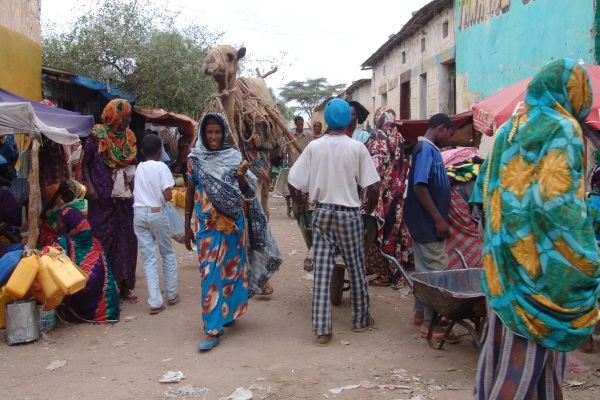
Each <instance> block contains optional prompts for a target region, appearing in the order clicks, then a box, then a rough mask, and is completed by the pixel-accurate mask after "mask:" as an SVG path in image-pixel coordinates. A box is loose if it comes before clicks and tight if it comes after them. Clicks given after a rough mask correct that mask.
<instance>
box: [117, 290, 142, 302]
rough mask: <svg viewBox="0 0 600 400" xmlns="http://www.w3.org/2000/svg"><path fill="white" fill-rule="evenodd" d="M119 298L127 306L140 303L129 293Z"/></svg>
mask: <svg viewBox="0 0 600 400" xmlns="http://www.w3.org/2000/svg"><path fill="white" fill-rule="evenodd" d="M121 298H122V299H123V301H126V302H127V303H129V304H136V303H139V302H140V300H139V299H138V297H137V296H136V295H135V294H133V293H131V292H130V293H129V294H128V295H127V296H121Z"/></svg>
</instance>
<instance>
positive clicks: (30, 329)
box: [4, 300, 40, 346]
mask: <svg viewBox="0 0 600 400" xmlns="http://www.w3.org/2000/svg"><path fill="white" fill-rule="evenodd" d="M4 311H5V313H6V343H7V344H8V345H9V346H10V345H13V344H19V343H28V342H33V341H34V340H37V338H39V337H40V325H39V321H40V315H39V313H38V308H37V304H36V302H35V300H17V301H14V302H12V303H6V304H5V305H4Z"/></svg>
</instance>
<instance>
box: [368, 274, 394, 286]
mask: <svg viewBox="0 0 600 400" xmlns="http://www.w3.org/2000/svg"><path fill="white" fill-rule="evenodd" d="M391 284H392V280H391V279H390V278H385V277H382V276H378V277H377V278H375V279H373V280H370V281H369V285H371V286H390V285H391Z"/></svg>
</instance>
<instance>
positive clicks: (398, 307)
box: [0, 198, 600, 400]
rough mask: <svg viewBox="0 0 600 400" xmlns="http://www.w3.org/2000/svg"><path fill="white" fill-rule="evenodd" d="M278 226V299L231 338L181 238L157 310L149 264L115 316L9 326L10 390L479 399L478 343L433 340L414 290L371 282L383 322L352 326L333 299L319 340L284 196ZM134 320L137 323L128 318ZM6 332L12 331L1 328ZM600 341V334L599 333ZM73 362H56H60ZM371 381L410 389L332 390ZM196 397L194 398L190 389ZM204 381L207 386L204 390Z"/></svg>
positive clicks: (5, 351) (24, 394) (101, 395)
mask: <svg viewBox="0 0 600 400" xmlns="http://www.w3.org/2000/svg"><path fill="white" fill-rule="evenodd" d="M271 226H272V229H273V231H274V234H275V237H276V238H277V240H278V243H279V246H280V248H281V251H282V253H283V254H284V257H285V262H284V264H283V265H282V267H281V269H280V271H279V272H277V273H276V274H275V275H274V277H273V279H272V283H273V285H274V287H275V293H274V295H273V296H272V297H270V298H257V297H255V298H253V299H252V300H251V301H250V306H249V309H248V312H247V314H246V315H244V316H243V317H242V318H241V319H240V320H239V322H238V324H237V325H236V326H235V327H233V328H229V329H227V330H226V334H225V336H224V338H223V341H222V343H221V345H220V346H218V347H216V348H215V349H213V350H212V351H210V352H208V353H199V352H198V351H197V350H196V345H197V343H198V342H199V341H200V340H201V339H202V337H203V335H202V329H201V323H200V307H199V301H200V299H199V297H200V288H199V275H198V270H197V263H196V260H197V258H196V255H195V254H191V253H188V252H187V251H186V250H185V248H184V247H183V245H179V244H175V246H176V249H177V253H178V260H179V271H180V275H179V282H180V286H179V291H180V294H181V297H182V301H181V302H180V303H179V304H177V305H176V306H173V307H168V308H167V310H166V311H165V312H163V313H160V314H158V315H156V316H151V315H148V306H147V304H146V303H145V299H146V289H145V286H146V284H145V279H144V274H143V270H142V269H141V268H138V274H137V277H138V281H137V287H136V290H135V292H136V294H137V295H138V296H139V297H140V300H141V301H140V302H139V303H138V304H134V305H131V304H123V305H122V308H123V310H122V321H121V322H119V323H118V324H115V325H71V326H67V325H64V324H60V325H59V326H58V327H57V329H56V330H55V331H53V332H51V333H49V334H48V335H47V336H46V337H43V338H41V339H40V340H38V341H37V342H35V343H30V344H25V345H17V346H7V345H6V344H5V343H4V340H3V339H4V337H3V336H4V334H3V333H0V340H2V343H0V370H1V371H2V373H1V374H0V388H1V389H0V391H1V392H2V395H1V397H2V398H7V399H17V398H19V399H61V400H67V399H165V398H175V399H183V398H186V399H187V398H200V399H211V400H212V399H220V398H228V396H229V395H230V394H231V393H232V392H234V391H235V390H236V388H238V387H243V388H246V389H248V388H250V390H251V392H252V393H253V396H254V397H253V398H254V399H270V400H279V399H327V398H329V399H333V398H337V399H411V398H413V397H416V396H419V395H420V396H421V398H422V399H468V398H470V393H471V390H472V386H473V382H474V375H475V368H476V363H477V351H476V350H475V348H474V347H473V346H472V345H471V343H470V341H469V340H468V338H465V339H464V340H463V341H462V343H460V344H458V345H449V346H446V348H445V349H444V350H441V351H438V350H433V349H431V348H429V347H428V345H427V343H426V341H425V340H424V339H421V337H420V336H419V335H418V330H417V329H416V328H415V327H413V326H412V324H411V309H412V303H413V301H412V295H411V294H410V293H409V292H408V290H407V289H402V290H400V291H393V290H391V289H390V288H389V287H372V288H371V289H370V293H371V305H372V311H371V312H372V315H373V316H374V318H375V319H376V321H377V324H376V327H375V328H374V329H372V330H370V331H367V332H364V333H354V332H352V331H351V324H350V308H349V300H348V294H347V293H345V294H344V300H343V302H342V304H341V305H340V306H337V307H334V308H333V319H334V337H333V340H332V342H331V343H330V345H329V346H328V347H324V348H322V347H317V346H315V344H314V337H313V335H312V334H311V330H310V325H311V323H310V301H311V287H312V280H311V274H307V273H306V272H305V271H304V270H303V269H302V260H303V259H304V255H305V250H306V247H305V245H304V241H303V240H302V237H301V235H300V232H299V230H298V227H297V225H296V223H295V221H294V220H292V219H290V218H287V217H286V216H285V203H284V201H283V200H282V199H280V198H272V199H271ZM127 320H129V322H126V321H127ZM0 332H2V331H0ZM596 346H597V347H598V348H600V342H598V341H596ZM572 355H573V356H574V357H576V359H577V360H579V361H581V362H582V363H583V364H584V365H586V366H588V367H589V371H587V372H578V373H574V372H570V373H569V374H568V377H567V380H568V382H569V383H570V384H571V385H574V384H577V385H578V384H581V385H582V386H579V387H577V388H568V387H567V386H565V397H566V398H567V399H597V398H599V397H600V387H599V386H600V377H599V375H598V374H599V372H597V370H599V369H600V352H596V353H593V354H583V353H580V352H577V351H576V352H574V353H573V354H572ZM56 361H64V362H66V363H65V365H64V366H62V367H59V368H57V369H55V370H53V371H51V370H49V369H47V367H49V366H50V365H51V364H52V363H53V362H56ZM167 371H181V372H183V374H184V375H185V379H183V380H182V381H181V382H180V383H175V384H163V383H159V381H158V380H159V378H160V377H161V376H162V375H163V374H164V373H165V372H167ZM363 381H368V382H371V383H377V384H401V385H405V386H407V387H409V388H410V389H408V390H405V391H404V392H403V391H402V390H400V389H396V390H381V389H365V388H355V389H351V390H346V391H343V392H341V393H340V394H333V393H332V392H330V391H329V390H330V389H334V388H339V387H343V386H346V385H352V384H358V383H360V382H363ZM186 387H187V389H192V392H193V391H194V390H195V394H190V395H184V394H182V393H181V392H182V391H183V389H184V388H186ZM202 388H207V389H208V392H207V393H204V394H201V393H200V392H202V390H201V389H202Z"/></svg>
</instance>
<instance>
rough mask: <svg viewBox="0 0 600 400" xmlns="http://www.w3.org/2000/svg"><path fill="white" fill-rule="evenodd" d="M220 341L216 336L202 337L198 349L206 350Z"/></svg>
mask: <svg viewBox="0 0 600 400" xmlns="http://www.w3.org/2000/svg"><path fill="white" fill-rule="evenodd" d="M220 343H221V338H220V337H219V336H217V337H216V338H213V339H212V340H208V339H204V340H203V341H202V342H200V344H198V350H200V351H208V350H210V349H212V348H213V347H217V346H218V345H219V344H220Z"/></svg>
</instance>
